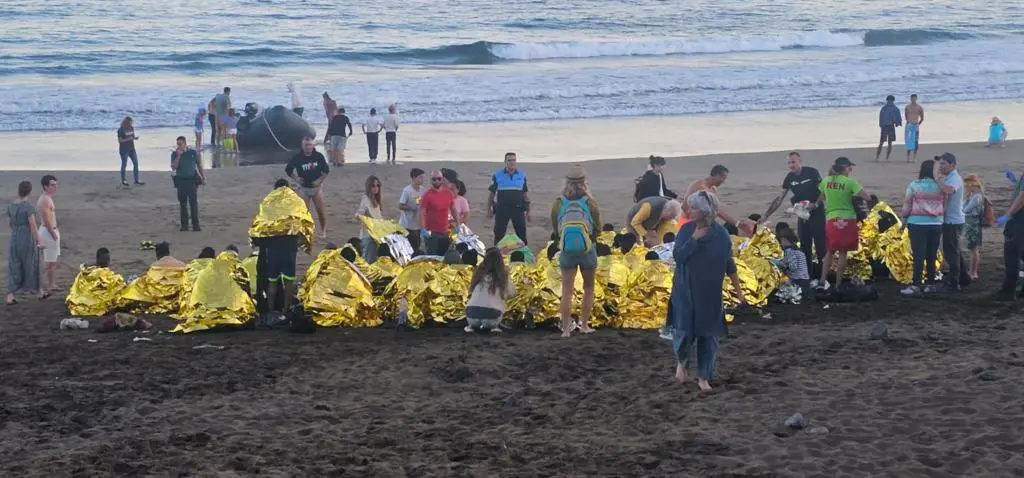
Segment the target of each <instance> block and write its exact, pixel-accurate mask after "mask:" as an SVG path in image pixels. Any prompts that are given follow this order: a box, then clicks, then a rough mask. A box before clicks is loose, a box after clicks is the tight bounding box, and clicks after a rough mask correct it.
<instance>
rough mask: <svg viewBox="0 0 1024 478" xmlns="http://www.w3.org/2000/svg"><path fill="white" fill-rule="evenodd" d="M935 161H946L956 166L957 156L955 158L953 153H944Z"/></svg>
mask: <svg viewBox="0 0 1024 478" xmlns="http://www.w3.org/2000/svg"><path fill="white" fill-rule="evenodd" d="M935 160H936V161H945V162H947V163H949V164H956V156H953V153H942V155H941V156H936V157H935Z"/></svg>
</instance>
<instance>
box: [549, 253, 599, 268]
mask: <svg viewBox="0 0 1024 478" xmlns="http://www.w3.org/2000/svg"><path fill="white" fill-rule="evenodd" d="M558 267H559V268H561V269H576V268H579V269H580V270H584V271H591V270H594V269H597V249H595V248H593V247H591V248H590V252H582V253H580V252H565V251H563V252H561V253H559V254H558Z"/></svg>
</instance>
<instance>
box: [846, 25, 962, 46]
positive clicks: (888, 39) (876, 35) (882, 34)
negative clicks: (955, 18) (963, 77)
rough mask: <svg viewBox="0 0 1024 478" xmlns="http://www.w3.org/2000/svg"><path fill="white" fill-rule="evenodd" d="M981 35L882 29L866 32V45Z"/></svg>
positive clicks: (953, 39) (917, 43)
mask: <svg viewBox="0 0 1024 478" xmlns="http://www.w3.org/2000/svg"><path fill="white" fill-rule="evenodd" d="M980 37H981V35H979V34H975V33H968V32H955V31H948V30H937V29H881V30H868V31H866V32H864V46H899V45H925V44H929V43H939V42H945V41H956V40H971V39H974V38H980Z"/></svg>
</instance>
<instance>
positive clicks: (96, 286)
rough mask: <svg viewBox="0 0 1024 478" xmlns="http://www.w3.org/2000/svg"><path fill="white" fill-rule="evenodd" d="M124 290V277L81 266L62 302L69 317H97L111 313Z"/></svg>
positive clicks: (103, 270)
mask: <svg viewBox="0 0 1024 478" xmlns="http://www.w3.org/2000/svg"><path fill="white" fill-rule="evenodd" d="M124 288H125V282H124V277H122V276H121V275H120V274H118V273H116V272H114V271H112V270H110V269H109V268H107V267H93V266H85V265H83V266H81V269H80V270H79V272H78V276H77V277H75V282H74V283H72V284H71V290H70V291H68V297H67V299H65V300H64V304H65V305H67V307H68V311H69V312H70V313H71V315H75V316H79V317H99V316H101V315H107V314H109V313H110V312H112V311H113V310H114V309H115V308H116V307H117V305H118V298H119V296H120V295H121V291H122V290H124Z"/></svg>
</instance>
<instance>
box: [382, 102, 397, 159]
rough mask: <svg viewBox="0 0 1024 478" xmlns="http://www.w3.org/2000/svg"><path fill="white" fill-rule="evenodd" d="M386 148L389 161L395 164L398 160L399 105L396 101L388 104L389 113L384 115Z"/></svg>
mask: <svg viewBox="0 0 1024 478" xmlns="http://www.w3.org/2000/svg"><path fill="white" fill-rule="evenodd" d="M384 150H385V152H386V153H387V155H388V159H387V162H389V163H391V164H392V165H393V164H395V161H398V107H397V106H395V105H394V103H392V104H391V105H390V106H388V114H387V116H385V117H384Z"/></svg>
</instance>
